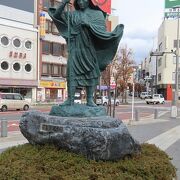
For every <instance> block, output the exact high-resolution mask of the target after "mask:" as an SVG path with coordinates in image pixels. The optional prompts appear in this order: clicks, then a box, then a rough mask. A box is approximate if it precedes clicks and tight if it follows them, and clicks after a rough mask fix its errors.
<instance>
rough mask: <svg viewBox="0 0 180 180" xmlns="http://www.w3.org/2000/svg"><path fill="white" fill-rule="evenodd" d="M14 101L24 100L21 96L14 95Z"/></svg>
mask: <svg viewBox="0 0 180 180" xmlns="http://www.w3.org/2000/svg"><path fill="white" fill-rule="evenodd" d="M14 99H15V100H22V97H21V96H19V95H14Z"/></svg>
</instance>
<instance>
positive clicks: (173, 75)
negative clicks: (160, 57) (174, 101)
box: [172, 72, 176, 81]
mask: <svg viewBox="0 0 180 180" xmlns="http://www.w3.org/2000/svg"><path fill="white" fill-rule="evenodd" d="M175 78H176V74H175V72H173V73H172V80H173V81H174V80H175Z"/></svg>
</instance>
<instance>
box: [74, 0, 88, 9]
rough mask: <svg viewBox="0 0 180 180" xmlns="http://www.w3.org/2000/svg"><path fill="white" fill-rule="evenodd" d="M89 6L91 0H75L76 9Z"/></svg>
mask: <svg viewBox="0 0 180 180" xmlns="http://www.w3.org/2000/svg"><path fill="white" fill-rule="evenodd" d="M88 6H89V0H75V1H74V7H75V9H76V10H79V9H80V10H84V9H86V8H87V7H88Z"/></svg>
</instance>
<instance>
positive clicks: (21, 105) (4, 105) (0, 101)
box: [0, 93, 29, 112]
mask: <svg viewBox="0 0 180 180" xmlns="http://www.w3.org/2000/svg"><path fill="white" fill-rule="evenodd" d="M20 109H23V110H24V111H27V110H28V109H29V102H28V101H26V100H25V99H24V98H23V97H22V96H21V95H20V94H19V93H0V110H1V111H3V112H4V111H7V110H20Z"/></svg>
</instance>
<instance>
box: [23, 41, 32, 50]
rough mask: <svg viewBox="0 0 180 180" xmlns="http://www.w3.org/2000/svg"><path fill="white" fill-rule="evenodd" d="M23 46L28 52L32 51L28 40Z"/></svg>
mask: <svg viewBox="0 0 180 180" xmlns="http://www.w3.org/2000/svg"><path fill="white" fill-rule="evenodd" d="M24 45H25V48H26V49H28V50H30V49H32V42H31V41H29V40H27V41H25V44H24Z"/></svg>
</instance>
